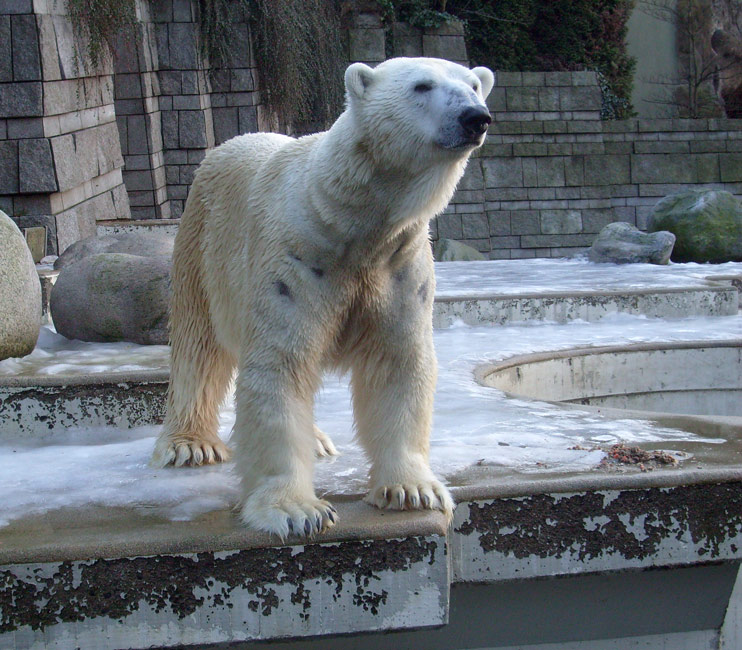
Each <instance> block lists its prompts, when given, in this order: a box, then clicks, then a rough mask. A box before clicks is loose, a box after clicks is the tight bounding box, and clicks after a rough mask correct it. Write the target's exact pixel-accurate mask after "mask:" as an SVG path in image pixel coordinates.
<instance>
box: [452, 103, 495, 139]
mask: <svg viewBox="0 0 742 650" xmlns="http://www.w3.org/2000/svg"><path fill="white" fill-rule="evenodd" d="M491 122H492V116H491V115H490V112H489V111H488V110H487V108H486V107H484V106H469V107H468V108H465V109H464V110H463V111H462V113H461V115H459V124H460V125H461V128H462V129H463V131H464V137H465V138H467V139H468V140H469V142H471V143H472V144H479V141H480V139H481V137H482V135H484V134H485V133H486V132H487V128H488V127H489V125H490V123H491Z"/></svg>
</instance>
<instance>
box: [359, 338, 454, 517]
mask: <svg viewBox="0 0 742 650" xmlns="http://www.w3.org/2000/svg"><path fill="white" fill-rule="evenodd" d="M430 352H432V345H431V346H430ZM435 375H436V364H435V357H434V356H433V355H432V354H428V353H425V354H422V355H420V354H419V353H418V351H416V350H411V351H410V353H409V354H408V355H407V356H406V358H400V357H399V356H396V358H394V359H383V358H382V359H380V360H378V361H376V362H372V363H369V361H366V362H365V363H364V364H363V366H361V367H354V370H353V380H352V384H353V406H354V411H355V417H356V424H357V428H358V434H359V438H360V440H361V442H362V443H363V446H364V447H365V449H366V451H367V453H368V454H369V456H370V457H371V461H372V466H371V475H370V483H369V492H368V495H367V497H366V502H367V503H370V504H372V505H375V506H377V507H379V508H390V509H393V510H418V509H432V510H442V511H443V512H444V513H445V514H446V516H447V517H448V518H449V519H450V518H451V516H452V515H453V509H454V502H453V499H452V498H451V495H450V494H449V492H448V490H447V489H446V487H445V486H444V485H443V484H442V483H441V482H440V481H438V480H437V479H436V477H435V475H434V474H433V471H432V470H431V469H430V464H429V461H428V449H429V438H430V427H431V420H432V409H433V392H434V387H435Z"/></svg>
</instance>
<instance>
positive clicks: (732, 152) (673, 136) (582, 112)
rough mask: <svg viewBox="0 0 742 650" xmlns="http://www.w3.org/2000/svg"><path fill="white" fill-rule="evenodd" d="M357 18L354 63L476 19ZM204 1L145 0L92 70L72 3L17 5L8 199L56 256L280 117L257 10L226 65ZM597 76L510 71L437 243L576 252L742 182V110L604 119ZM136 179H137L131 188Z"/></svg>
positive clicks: (5, 121) (1, 39)
mask: <svg viewBox="0 0 742 650" xmlns="http://www.w3.org/2000/svg"><path fill="white" fill-rule="evenodd" d="M354 6H355V7H356V9H355V10H354V11H352V12H350V13H348V14H346V16H345V17H344V21H345V22H344V25H345V29H346V34H347V39H348V43H347V44H348V53H349V60H350V61H364V62H366V63H369V64H376V63H378V62H380V61H382V60H384V59H385V58H387V57H389V56H439V57H442V58H448V59H450V60H454V61H458V62H461V63H466V48H465V44H464V34H463V27H462V25H461V24H460V23H452V24H450V25H444V26H443V27H441V28H439V29H437V30H420V29H415V28H411V27H409V26H406V25H402V24H395V25H393V26H392V27H391V29H388V28H385V26H384V25H383V24H382V21H381V18H380V14H379V11H378V7H376V5H375V4H374V3H370V2H368V3H356V5H354ZM197 11H198V2H197V1H196V0H158V2H154V3H153V2H149V1H148V0H137V14H138V19H139V25H138V28H137V29H138V34H137V35H136V37H135V38H131V39H128V40H122V41H120V42H119V43H118V44H117V46H116V47H115V51H114V56H113V58H112V63H111V62H109V63H107V64H104V65H103V66H102V67H101V69H100V70H97V71H95V72H93V73H91V72H87V71H84V70H83V71H81V70H79V69H78V65H77V62H78V58H79V57H78V55H77V54H76V49H75V48H76V47H78V46H79V44H77V45H76V41H75V39H74V37H73V32H72V26H71V24H70V22H69V20H68V19H67V17H66V16H65V15H64V3H63V2H61V1H55V0H13V1H12V2H11V1H10V0H0V209H2V210H4V211H5V212H7V213H8V214H10V215H11V216H13V217H14V218H15V220H16V222H17V223H18V225H19V226H20V227H22V228H23V227H30V226H37V225H43V226H45V227H46V228H47V233H48V252H50V253H55V252H61V251H62V250H64V249H65V248H66V247H67V246H69V245H70V244H71V243H73V242H74V241H76V240H77V239H81V238H82V237H85V236H87V235H91V234H94V233H95V232H96V224H97V223H99V222H100V221H102V220H105V221H110V220H121V219H128V218H130V217H133V218H135V219H162V218H177V217H179V216H180V215H181V214H182V211H183V206H184V204H185V199H186V197H187V195H188V190H189V187H190V185H191V182H192V180H193V173H194V171H195V170H196V168H197V167H198V164H199V163H200V162H201V160H202V159H203V157H204V155H205V154H206V152H207V151H208V149H209V148H211V147H213V146H215V145H218V144H220V143H221V142H224V141H225V140H227V139H229V138H231V137H233V136H235V135H238V134H240V133H246V132H254V131H258V130H266V129H269V128H270V125H271V124H272V123H273V122H274V120H273V119H272V117H271V115H270V114H269V111H267V110H266V107H265V106H263V105H262V104H261V101H260V92H259V87H260V83H261V80H260V79H259V76H258V71H257V68H256V64H255V60H254V58H253V55H252V51H251V44H250V41H251V36H250V31H249V27H248V24H247V23H238V24H235V25H234V26H233V27H234V29H235V31H236V33H237V38H235V39H234V41H233V43H232V47H231V59H230V61H229V62H228V64H227V66H226V67H225V68H224V69H221V70H213V71H209V67H210V66H209V62H208V61H205V60H204V59H203V55H202V52H201V45H200V41H199V38H200V36H199V29H198V22H197ZM601 101H602V96H601V92H600V88H599V85H598V81H597V79H596V76H595V74H594V73H591V72H554V73H543V72H523V73H521V72H499V73H497V80H496V85H495V87H494V89H493V91H492V94H491V95H490V97H489V99H488V104H489V106H490V109H491V111H492V114H493V118H494V121H493V124H492V127H491V128H490V132H489V135H488V137H487V141H486V144H485V146H484V147H483V148H482V149H481V151H479V152H478V153H477V155H476V157H474V158H473V159H472V160H471V161H470V163H469V166H468V169H467V173H466V175H465V176H464V178H463V180H462V183H461V185H460V186H459V190H458V191H457V193H456V195H455V196H454V199H453V201H452V203H451V205H450V206H449V207H448V208H447V209H446V211H445V212H444V214H442V215H441V216H440V217H439V219H438V220H437V221H436V222H434V223H433V226H432V236H433V238H434V239H437V238H440V237H445V238H452V239H456V240H460V241H464V242H466V243H468V244H470V245H472V246H474V247H475V248H477V249H478V250H480V251H482V252H483V253H485V254H486V255H487V256H489V257H491V258H498V259H499V258H505V259H508V258H520V257H543V256H561V255H565V254H571V253H574V252H576V251H579V250H581V249H584V248H585V247H587V246H589V245H590V244H591V243H592V240H593V239H594V237H595V235H596V234H597V233H598V232H599V231H600V229H601V228H602V226H604V225H605V224H607V223H610V222H611V221H627V222H629V223H632V224H635V225H637V226H638V227H640V228H643V227H645V226H646V223H647V218H648V216H649V214H650V212H651V209H652V206H653V205H654V204H655V203H656V201H657V200H658V199H659V198H661V197H662V196H664V195H666V194H668V193H670V192H673V191H676V190H679V189H681V188H687V187H689V186H703V187H716V188H724V189H727V190H729V191H731V192H733V193H736V194H740V193H742V137H741V136H742V124H740V123H742V120H739V121H736V120H624V121H601V120H600V110H601ZM124 183H125V185H124Z"/></svg>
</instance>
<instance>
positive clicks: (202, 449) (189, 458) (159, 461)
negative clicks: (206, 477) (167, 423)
mask: <svg viewBox="0 0 742 650" xmlns="http://www.w3.org/2000/svg"><path fill="white" fill-rule="evenodd" d="M231 455H232V452H231V451H230V449H229V447H227V445H225V444H224V443H223V442H222V441H221V440H212V441H204V440H191V441H173V440H170V439H164V440H158V441H157V444H156V445H155V451H154V454H153V455H152V465H153V466H155V467H167V466H168V465H174V466H175V467H182V466H184V465H192V466H198V465H213V464H215V463H224V462H226V461H228V460H229V459H230V457H231Z"/></svg>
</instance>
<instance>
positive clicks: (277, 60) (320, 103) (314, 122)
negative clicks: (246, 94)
mask: <svg viewBox="0 0 742 650" xmlns="http://www.w3.org/2000/svg"><path fill="white" fill-rule="evenodd" d="M252 5H253V30H252V33H253V35H254V37H255V56H256V59H257V64H258V70H259V72H260V74H261V75H262V77H263V79H264V80H265V82H264V83H263V84H262V85H261V99H263V101H265V102H266V103H267V104H268V106H270V107H271V109H272V110H273V112H274V113H275V115H276V116H277V117H278V121H279V125H280V127H281V129H282V130H287V131H292V132H294V133H307V132H311V131H315V130H317V129H323V128H326V127H328V126H329V125H330V124H331V123H332V122H333V121H334V120H335V118H337V116H338V114H339V113H340V111H341V109H342V105H343V96H344V90H343V83H342V80H343V71H344V69H345V66H346V64H347V53H346V51H345V39H344V38H343V35H342V30H341V24H340V10H339V6H338V5H337V3H336V2H333V1H332V0H329V1H328V0H284V1H282V2H278V3H277V2H272V1H271V0H252Z"/></svg>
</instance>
